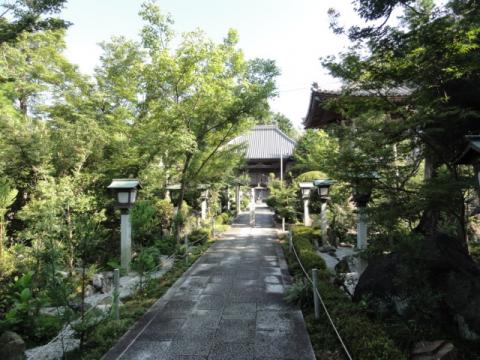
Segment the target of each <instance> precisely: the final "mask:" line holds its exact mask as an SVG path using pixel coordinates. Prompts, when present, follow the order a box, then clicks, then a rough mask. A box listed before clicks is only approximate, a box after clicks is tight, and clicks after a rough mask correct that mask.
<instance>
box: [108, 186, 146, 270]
mask: <svg viewBox="0 0 480 360" xmlns="http://www.w3.org/2000/svg"><path fill="white" fill-rule="evenodd" d="M140 188H141V186H140V182H139V181H138V179H113V180H112V183H111V184H110V185H109V186H108V189H111V190H113V191H114V192H115V194H116V198H117V205H116V207H117V208H118V209H120V211H121V215H120V216H121V217H120V263H121V267H122V269H123V270H125V271H126V272H128V271H129V268H130V261H131V259H132V224H131V221H130V209H131V207H132V206H133V204H134V203H135V201H136V200H137V192H138V190H139V189H140Z"/></svg>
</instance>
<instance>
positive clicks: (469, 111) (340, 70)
mask: <svg viewBox="0 0 480 360" xmlns="http://www.w3.org/2000/svg"><path fill="white" fill-rule="evenodd" d="M399 7H401V8H403V15H402V18H401V23H400V24H399V25H398V26H390V25H388V24H389V23H388V19H389V17H390V16H391V15H392V12H393V11H394V9H396V8H399ZM357 9H358V13H359V15H360V16H361V17H362V18H364V19H365V20H366V21H367V22H368V21H372V20H375V21H377V20H383V21H381V22H380V23H381V25H371V26H367V27H363V28H362V27H353V28H351V29H350V30H349V32H348V36H349V37H350V39H351V40H352V41H354V42H355V43H356V46H355V47H353V50H351V51H349V52H347V53H345V54H343V55H342V56H341V57H340V59H339V60H337V59H335V58H333V57H332V58H327V59H325V60H324V65H325V66H327V68H329V69H330V71H331V73H332V74H333V75H334V76H337V77H339V78H341V79H342V80H343V81H344V83H345V90H346V94H347V95H348V94H352V93H353V94H355V92H356V93H357V94H359V93H362V94H364V95H365V94H366V93H368V94H370V95H373V96H374V97H375V99H373V98H371V99H370V100H366V97H365V96H363V97H362V96H356V97H351V96H350V97H344V98H343V99H341V100H340V101H338V102H337V103H336V104H332V106H334V107H336V109H337V110H338V111H340V112H342V113H343V114H345V115H347V116H349V117H350V118H355V126H356V128H357V133H358V134H362V133H363V135H364V136H367V137H368V139H371V140H375V141H374V144H376V147H377V149H378V150H379V151H380V150H382V151H383V150H385V149H387V148H390V154H391V155H390V158H391V157H392V155H393V152H394V151H397V155H398V154H399V153H398V150H399V149H396V148H395V147H394V145H395V144H404V145H405V144H406V145H407V146H404V147H403V149H404V150H405V151H406V152H405V157H407V156H408V154H414V157H415V158H418V157H419V156H420V157H423V158H424V159H425V161H424V164H425V183H424V185H423V186H422V188H421V189H419V191H420V198H421V199H422V202H421V203H419V204H418V209H419V211H420V212H422V219H421V220H422V221H421V222H420V224H419V227H418V228H419V230H421V231H423V232H424V233H426V234H430V235H432V234H435V233H436V232H438V231H440V230H442V231H444V230H446V228H448V227H451V226H454V227H456V229H457V231H456V235H458V237H459V239H461V241H465V237H466V231H465V218H464V213H465V211H464V205H463V204H464V195H463V193H462V187H463V183H462V181H461V180H462V179H461V177H460V175H461V171H460V170H459V168H458V166H457V165H456V164H455V160H456V159H457V157H458V155H459V154H460V153H461V151H462V150H463V148H464V146H465V140H464V135H466V134H472V133H478V132H479V131H480V122H479V121H478V120H479V117H480V106H479V103H478V101H477V100H476V98H475V94H476V93H478V91H479V81H478V80H479V78H480V65H479V64H480V48H479V46H480V35H479V34H480V27H479V23H480V6H479V4H478V3H477V2H475V1H464V0H450V1H448V2H447V3H446V4H445V5H444V6H441V7H440V6H435V4H434V2H433V1H429V0H426V1H403V0H402V1H400V0H398V1H396V0H388V1H387V0H359V1H357ZM332 14H334V12H332ZM333 25H334V27H336V29H337V31H340V32H341V31H342V29H341V28H339V27H338V18H337V17H334V24H333ZM366 53H367V54H368V55H367V56H365V54H366ZM398 95H401V96H402V101H400V102H398V101H392V100H391V99H392V96H397V97H398ZM382 113H383V114H385V113H388V114H389V116H385V115H382ZM361 114H363V115H362V116H360V115H361ZM368 115H370V116H368ZM375 132H376V134H379V136H378V135H376V134H375ZM379 132H380V133H379ZM350 139H351V140H352V141H353V142H354V143H355V146H356V147H358V148H360V149H361V148H362V146H363V147H365V143H363V144H361V141H357V140H361V139H365V137H363V138H362V137H361V136H358V137H351V138H350ZM367 144H368V142H367ZM357 145H358V146H357ZM355 146H353V147H355ZM374 146H375V145H374ZM374 146H370V150H369V151H372V152H375V150H374ZM377 153H378V151H377ZM366 155H369V154H368V153H366ZM379 155H380V154H379ZM376 158H377V159H382V157H381V156H377V157H376ZM410 158H411V159H410V160H412V161H414V159H413V158H412V156H410ZM410 162H411V161H410ZM417 165H418V164H417ZM411 175H412V176H413V175H414V173H411ZM440 199H441V200H440ZM452 219H454V221H452Z"/></svg>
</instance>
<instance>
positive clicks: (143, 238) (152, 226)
mask: <svg viewBox="0 0 480 360" xmlns="http://www.w3.org/2000/svg"><path fill="white" fill-rule="evenodd" d="M131 219H132V220H131V221H132V237H133V241H134V242H135V243H137V244H139V243H140V244H142V245H143V246H148V245H151V243H152V240H153V238H154V237H155V235H157V234H158V232H159V230H160V221H159V218H158V216H157V208H156V207H155V204H154V203H153V202H152V201H150V200H140V201H138V202H136V203H135V206H134V207H133V208H132V211H131Z"/></svg>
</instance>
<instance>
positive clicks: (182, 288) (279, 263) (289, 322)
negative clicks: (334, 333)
mask: <svg viewBox="0 0 480 360" xmlns="http://www.w3.org/2000/svg"><path fill="white" fill-rule="evenodd" d="M256 213H257V216H256V227H255V228H251V227H250V226H247V223H248V214H242V215H241V216H240V217H239V218H238V219H237V223H236V224H234V226H233V227H232V229H231V230H230V231H229V232H227V233H225V234H224V235H223V236H222V239H220V240H219V241H217V242H216V243H215V244H213V245H212V246H211V248H210V249H209V250H208V251H207V252H206V253H205V254H204V255H203V256H202V257H200V258H199V259H198V260H197V261H196V262H195V264H194V265H193V266H192V267H191V268H190V269H189V270H188V271H187V272H186V273H185V274H184V275H183V276H182V277H181V278H180V279H179V280H178V281H177V282H176V283H175V284H174V286H172V288H171V289H170V290H169V291H168V292H167V293H166V294H165V295H164V296H163V297H162V298H161V299H160V300H159V301H157V303H155V305H154V306H153V307H152V308H151V309H150V310H149V312H148V313H146V314H145V315H144V316H143V317H142V318H141V319H140V320H139V321H138V322H137V323H136V324H135V326H134V327H133V328H132V329H131V330H130V331H129V332H127V333H126V334H125V335H124V336H123V337H122V338H121V339H120V341H119V342H118V343H117V344H116V345H115V346H114V347H113V348H112V349H110V351H109V352H108V353H107V354H106V355H105V356H104V357H103V359H105V360H110V359H124V360H127V359H145V360H146V359H149V360H150V359H158V360H160V359H162V360H163V359H165V360H167V359H168V360H170V359H172V360H173V359H185V360H187V359H190V360H196V359H209V360H213V359H221V360H228V359H232V360H233V359H235V360H243V359H264V360H267V359H268V360H273V359H275V360H280V359H282V360H283V359H291V360H313V359H315V356H314V353H313V350H312V346H311V344H310V339H309V337H308V333H307V330H306V328H305V323H304V320H303V316H302V313H301V311H300V310H299V309H298V308H297V307H295V306H292V305H289V304H287V303H285V301H284V300H283V293H284V290H285V286H288V285H289V282H290V276H289V274H288V269H287V265H286V263H285V259H284V257H283V252H282V249H281V248H280V246H279V245H278V244H277V243H276V242H275V239H276V230H275V229H273V227H272V220H271V219H272V214H271V212H270V211H269V210H268V208H266V207H262V206H257V212H256Z"/></svg>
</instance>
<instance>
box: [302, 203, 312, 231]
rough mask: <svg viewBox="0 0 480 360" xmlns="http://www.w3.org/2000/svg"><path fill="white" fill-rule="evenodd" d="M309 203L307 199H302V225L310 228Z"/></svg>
mask: <svg viewBox="0 0 480 360" xmlns="http://www.w3.org/2000/svg"><path fill="white" fill-rule="evenodd" d="M309 203H310V200H309V198H303V225H305V226H311V225H312V219H310V211H309V209H308V204H309Z"/></svg>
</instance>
